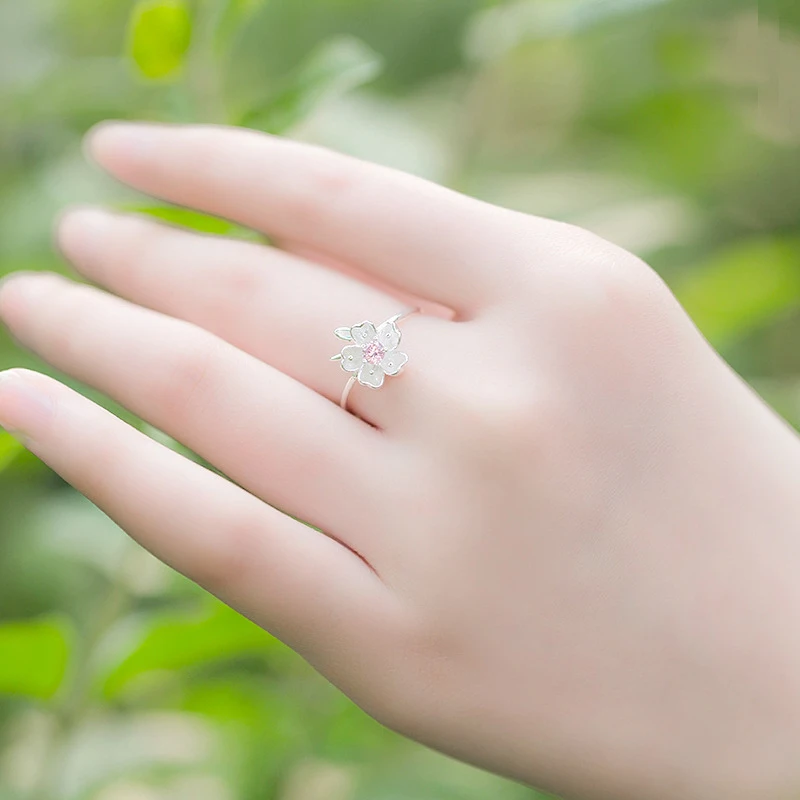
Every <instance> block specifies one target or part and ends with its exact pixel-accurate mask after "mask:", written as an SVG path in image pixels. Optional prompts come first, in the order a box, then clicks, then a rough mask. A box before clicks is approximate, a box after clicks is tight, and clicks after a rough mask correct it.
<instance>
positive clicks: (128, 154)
mask: <svg viewBox="0 0 800 800" xmlns="http://www.w3.org/2000/svg"><path fill="white" fill-rule="evenodd" d="M155 138H156V132H155V126H153V125H148V124H147V123H142V122H101V123H100V124H99V125H96V126H95V127H94V128H92V130H90V131H89V133H88V134H87V136H86V151H87V153H88V155H89V156H90V157H92V158H95V159H97V160H98V161H100V162H105V161H106V160H107V159H112V160H114V159H116V158H124V159H125V160H131V159H133V160H136V161H142V160H145V159H146V158H147V157H148V155H149V153H150V151H151V150H152V149H153V143H154V142H155Z"/></svg>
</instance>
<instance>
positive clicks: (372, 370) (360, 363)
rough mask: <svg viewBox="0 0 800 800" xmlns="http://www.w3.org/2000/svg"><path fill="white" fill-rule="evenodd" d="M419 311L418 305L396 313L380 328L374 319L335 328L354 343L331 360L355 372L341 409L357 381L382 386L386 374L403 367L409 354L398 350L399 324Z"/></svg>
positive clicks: (366, 384) (345, 392)
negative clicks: (372, 321)
mask: <svg viewBox="0 0 800 800" xmlns="http://www.w3.org/2000/svg"><path fill="white" fill-rule="evenodd" d="M417 311H419V309H418V308H411V309H408V310H407V311H403V312H402V313H400V314H395V315H394V316H393V317H390V318H389V319H387V320H386V322H384V323H383V324H382V325H380V326H378V327H376V326H375V325H373V324H372V323H371V322H361V323H359V324H358V325H353V327H352V328H337V329H336V330H335V331H334V333H335V334H336V335H337V336H338V337H339V338H340V339H343V340H344V341H345V342H351V344H348V345H346V346H345V347H343V348H342V352H341V353H337V354H336V355H335V356H333V357H332V358H331V361H338V362H339V363H340V364H341V365H342V369H343V370H344V371H345V372H350V373H354V374H352V375H351V376H350V379H349V380H348V381H347V384H346V385H345V387H344V391H343V392H342V399H341V400H340V402H339V405H341V407H342V408H347V398H348V397H349V395H350V391H351V389H352V388H353V386H354V385H355V384H356V382H358V383H360V384H361V385H362V386H369V388H370V389H380V387H381V386H383V382H384V379H385V377H386V376H387V375H392V376H394V375H397V374H398V373H399V372H400V371H401V370H402V369H403V367H404V366H405V365H406V362H407V361H408V356H407V355H406V354H405V353H404V352H402V351H401V350H400V349H399V347H400V339H401V338H402V336H401V333H400V329H399V328H398V327H397V323H398V322H400V320H403V319H405V318H406V317H409V316H411V315H412V314H415V313H416V312H417Z"/></svg>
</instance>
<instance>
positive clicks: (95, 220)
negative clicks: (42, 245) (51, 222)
mask: <svg viewBox="0 0 800 800" xmlns="http://www.w3.org/2000/svg"><path fill="white" fill-rule="evenodd" d="M109 222H110V214H108V213H107V212H106V211H102V210H100V209H98V208H72V209H68V210H67V211H65V212H64V213H63V214H62V215H61V217H60V218H59V219H58V221H57V222H56V243H57V244H58V249H59V250H61V252H62V253H63V254H64V255H65V256H66V257H67V258H68V259H69V260H70V261H89V260H91V259H93V258H94V257H95V255H96V253H97V252H98V250H99V248H100V245H101V244H102V240H103V236H104V234H105V231H106V229H107V227H108V225H109Z"/></svg>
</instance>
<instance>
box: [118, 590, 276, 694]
mask: <svg viewBox="0 0 800 800" xmlns="http://www.w3.org/2000/svg"><path fill="white" fill-rule="evenodd" d="M279 647H281V645H279V644H278V643H277V642H276V640H275V639H274V638H273V637H272V636H270V635H269V634H268V633H266V632H265V631H264V630H263V629H261V628H259V627H258V626H257V625H255V624H253V623H252V622H250V621H249V620H247V619H245V618H244V617H242V616H241V615H239V614H237V613H236V612H235V611H233V610H232V609H230V608H229V607H228V606H226V605H224V604H222V603H215V604H214V607H213V609H212V610H211V611H210V612H207V613H205V614H202V615H196V614H192V615H187V614H182V615H175V614H171V615H169V616H165V617H159V618H156V619H155V620H154V621H153V622H152V624H151V625H150V627H149V628H148V629H147V630H146V632H145V633H144V635H143V637H142V638H141V640H140V641H139V642H138V644H137V645H136V647H135V648H134V649H133V650H132V651H130V652H129V653H128V654H127V655H126V656H125V657H124V658H123V659H122V661H120V662H119V663H118V664H117V665H116V666H115V667H114V668H113V669H112V670H111V671H110V673H109V674H108V675H107V676H106V678H105V681H104V685H103V692H104V694H105V695H106V696H107V697H113V696H115V695H117V694H119V693H120V692H121V691H123V690H124V689H125V688H126V686H127V685H128V684H129V683H130V682H131V681H133V680H134V679H136V678H138V677H140V676H142V675H144V674H146V673H150V672H155V671H164V670H167V671H175V670H182V669H186V668H190V667H197V666H199V665H202V664H208V663H210V662H217V661H224V660H226V659H231V658H236V657H240V656H244V655H253V654H258V653H269V652H273V651H275V650H276V648H279Z"/></svg>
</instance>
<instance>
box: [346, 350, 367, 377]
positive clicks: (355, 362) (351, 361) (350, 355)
mask: <svg viewBox="0 0 800 800" xmlns="http://www.w3.org/2000/svg"><path fill="white" fill-rule="evenodd" d="M363 363H364V351H363V350H362V349H361V348H360V347H359V346H358V345H357V344H349V345H347V347H343V348H342V369H343V370H345V371H347V372H358V370H360V369H361V365H362V364H363Z"/></svg>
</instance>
